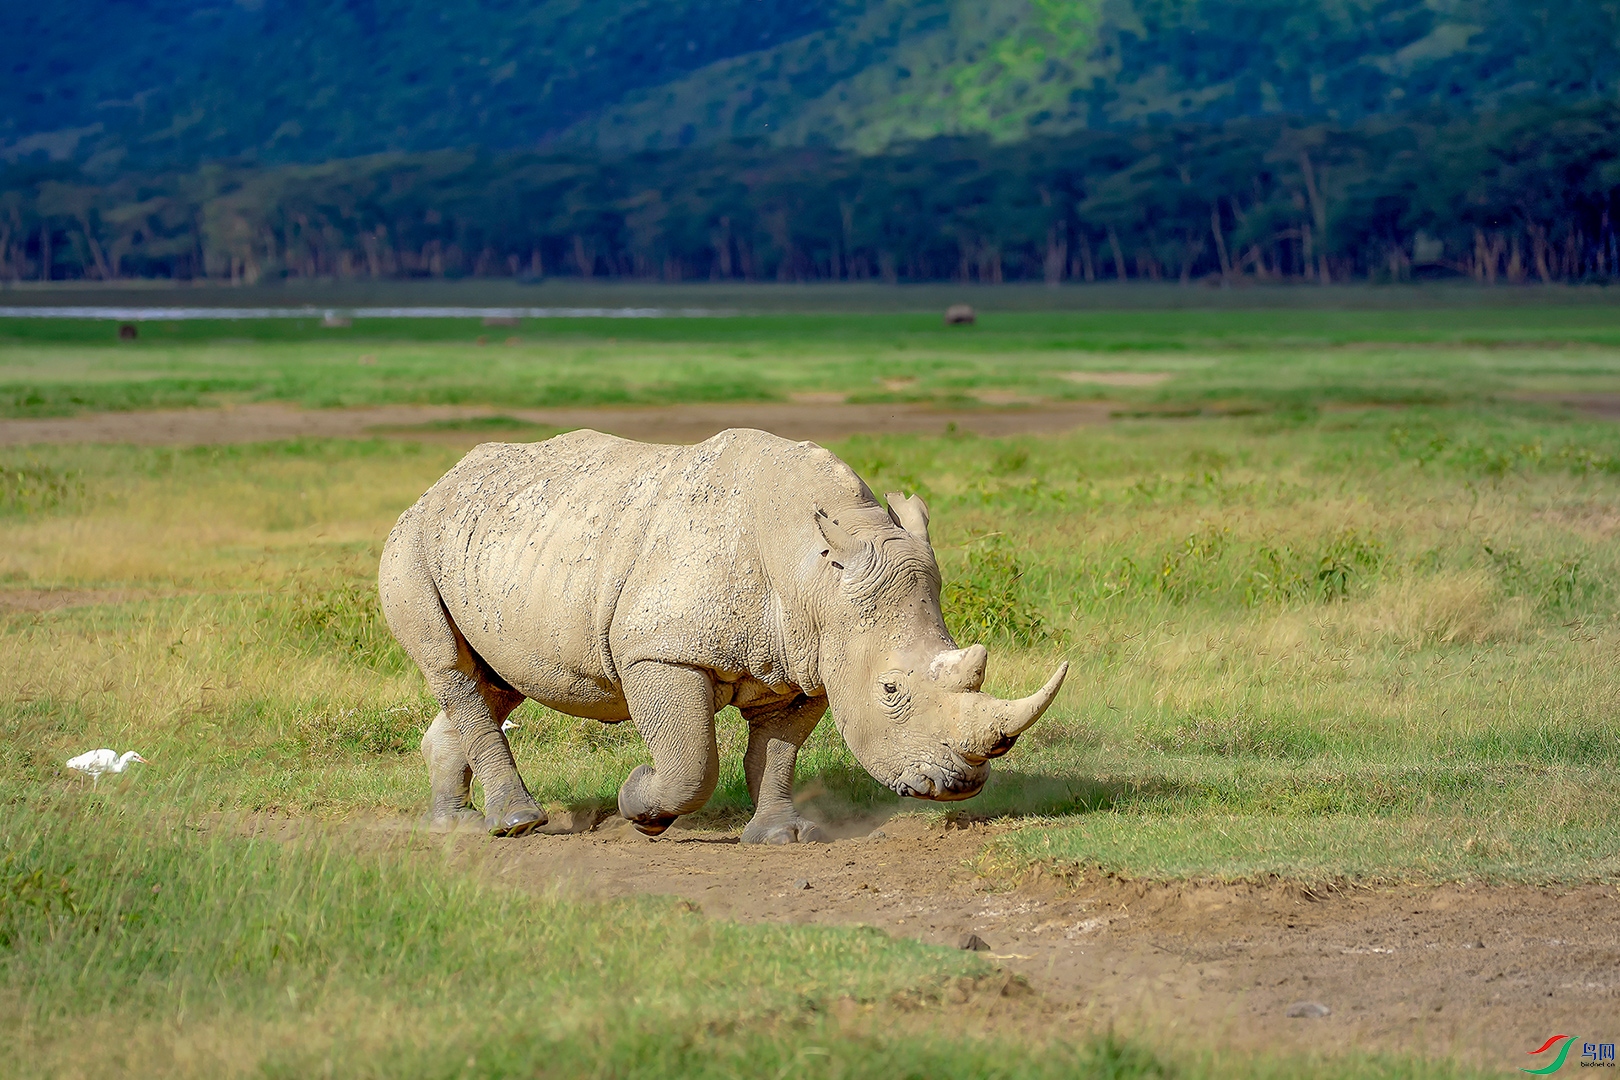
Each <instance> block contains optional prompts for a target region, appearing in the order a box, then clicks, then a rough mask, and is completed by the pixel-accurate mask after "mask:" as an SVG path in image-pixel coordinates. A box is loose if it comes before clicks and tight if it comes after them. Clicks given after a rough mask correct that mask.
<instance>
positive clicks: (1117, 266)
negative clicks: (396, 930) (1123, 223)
mask: <svg viewBox="0 0 1620 1080" xmlns="http://www.w3.org/2000/svg"><path fill="white" fill-rule="evenodd" d="M1108 246H1109V248H1111V249H1112V250H1113V253H1114V276H1115V277H1116V278H1118V279H1119V280H1121V281H1124V280H1125V252H1124V251H1122V250H1121V249H1120V246H1119V233H1117V232H1115V231H1114V227H1113V226H1112V225H1110V226H1108Z"/></svg>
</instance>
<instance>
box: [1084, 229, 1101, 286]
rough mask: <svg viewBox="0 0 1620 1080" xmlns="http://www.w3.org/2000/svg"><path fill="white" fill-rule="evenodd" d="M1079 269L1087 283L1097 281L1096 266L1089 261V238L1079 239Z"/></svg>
mask: <svg viewBox="0 0 1620 1080" xmlns="http://www.w3.org/2000/svg"><path fill="white" fill-rule="evenodd" d="M1080 268H1081V270H1082V271H1083V272H1084V273H1085V276H1086V281H1087V282H1092V281H1096V280H1097V266H1096V264H1095V263H1094V262H1092V260H1091V238H1090V237H1089V236H1082V237H1081V238H1080Z"/></svg>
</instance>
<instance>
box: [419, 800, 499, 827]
mask: <svg viewBox="0 0 1620 1080" xmlns="http://www.w3.org/2000/svg"><path fill="white" fill-rule="evenodd" d="M422 823H423V824H424V825H426V826H428V828H430V829H436V830H443V831H445V832H449V831H451V830H453V829H464V828H476V827H478V826H481V825H483V824H484V815H483V814H482V813H481V812H479V811H477V810H474V809H473V808H472V807H470V806H463V807H460V808H459V809H455V810H429V811H428V812H427V813H425V814H423V815H422Z"/></svg>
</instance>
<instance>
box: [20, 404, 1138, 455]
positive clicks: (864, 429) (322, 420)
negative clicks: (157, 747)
mask: <svg viewBox="0 0 1620 1080" xmlns="http://www.w3.org/2000/svg"><path fill="white" fill-rule="evenodd" d="M491 417H510V418H511V419H513V420H516V421H520V422H521V423H523V424H529V425H534V426H536V427H542V428H555V429H557V430H563V431H567V430H572V429H574V428H582V427H589V428H595V429H596V430H598V431H606V432H609V433H611V434H614V435H621V436H623V437H625V438H630V439H639V440H642V441H644V442H664V443H692V442H701V441H703V440H704V439H706V438H708V437H709V436H710V435H713V434H715V433H716V432H718V431H724V430H725V429H726V428H733V427H754V428H763V429H764V430H766V431H771V432H774V433H776V434H778V435H781V436H783V437H784V438H789V439H814V440H818V441H830V440H833V439H840V438H844V437H846V436H849V435H856V434H862V433H887V432H909V433H919V434H936V435H937V434H941V433H944V432H946V431H951V430H954V431H963V432H972V433H974V434H977V435H987V436H1004V435H1021V434H1034V433H1047V432H1055V431H1067V430H1069V429H1070V428H1074V427H1079V426H1081V425H1083V424H1098V423H1105V422H1107V420H1108V408H1107V406H1105V405H1102V404H1100V403H1096V402H1046V403H1037V404H1032V405H1029V406H1027V407H1022V408H993V407H986V408H982V409H936V408H933V407H930V406H928V405H925V404H916V403H898V404H848V403H842V402H831V401H786V402H753V403H748V402H726V403H718V404H707V405H705V404H689V405H649V406H627V407H618V408H569V409H501V410H495V409H491V408H487V407H463V406H452V405H381V406H372V407H366V408H354V409H298V408H294V407H292V406H290V405H278V404H260V405H241V406H237V407H235V408H221V409H154V410H150V411H146V412H120V413H89V414H86V415H82V416H69V417H52V418H46V419H5V420H0V446H3V445H10V446H18V445H28V444H36V443H132V444H135V445H140V446H177V445H178V446H190V445H202V444H212V443H242V442H266V441H270V440H274V439H290V438H297V437H324V438H360V437H363V436H366V435H372V434H381V435H391V436H397V437H406V438H420V439H433V440H438V441H447V442H454V443H458V444H459V443H466V444H468V445H471V444H472V443H475V442H480V441H483V440H485V439H488V438H492V437H497V436H499V435H501V434H503V433H502V432H499V431H497V430H495V429H494V428H488V427H486V428H476V427H469V428H456V427H454V426H444V425H453V424H454V423H455V422H457V421H478V420H484V419H488V418H491ZM434 425H440V426H438V427H435V426H434Z"/></svg>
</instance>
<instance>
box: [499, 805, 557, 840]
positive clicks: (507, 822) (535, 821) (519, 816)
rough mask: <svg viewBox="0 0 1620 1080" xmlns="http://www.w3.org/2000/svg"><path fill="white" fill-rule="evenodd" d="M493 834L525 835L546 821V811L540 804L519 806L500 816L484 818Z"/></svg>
mask: <svg viewBox="0 0 1620 1080" xmlns="http://www.w3.org/2000/svg"><path fill="white" fill-rule="evenodd" d="M484 823H485V824H486V825H488V826H489V834H490V835H491V836H523V835H524V834H525V833H530V832H533V831H534V830H535V829H538V828H540V826H542V825H544V824H545V823H546V812H545V811H544V810H542V809H540V808H539V807H538V806H519V807H514V808H513V809H510V810H508V811H507V812H506V813H505V814H503V815H501V816H500V817H496V816H495V815H493V814H492V815H490V816H489V817H487V818H485V819H484Z"/></svg>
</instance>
